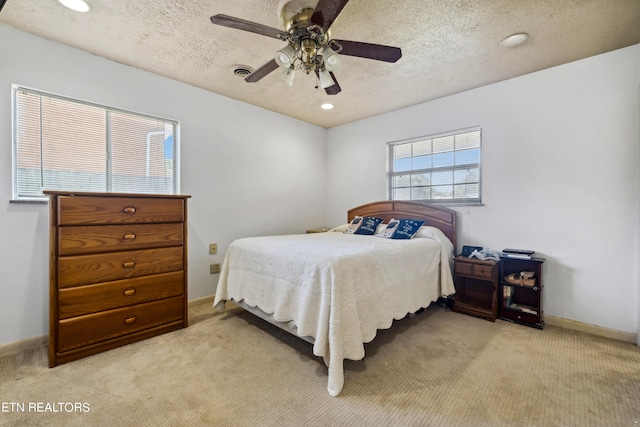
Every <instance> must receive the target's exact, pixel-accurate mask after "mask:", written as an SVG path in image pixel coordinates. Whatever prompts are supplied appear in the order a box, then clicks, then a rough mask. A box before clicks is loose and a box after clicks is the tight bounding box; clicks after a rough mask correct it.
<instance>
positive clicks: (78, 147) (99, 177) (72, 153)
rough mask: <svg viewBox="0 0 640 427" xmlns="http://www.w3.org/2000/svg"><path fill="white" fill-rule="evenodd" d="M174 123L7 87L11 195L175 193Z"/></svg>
mask: <svg viewBox="0 0 640 427" xmlns="http://www.w3.org/2000/svg"><path fill="white" fill-rule="evenodd" d="M177 128H178V122H176V121H173V120H166V119H161V118H157V117H151V116H146V115H142V114H138V113H132V112H129V111H123V110H118V109H114V108H110V107H105V106H102V105H97V104H92V103H88V102H83V101H78V100H74V99H69V98H65V97H62V96H57V95H52V94H48V93H44V92H40V91H36V90H32V89H26V88H23V87H18V86H14V87H13V146H14V150H13V156H14V162H13V174H14V177H13V198H14V200H34V199H36V200H37V199H45V197H44V195H43V194H42V192H43V190H65V191H107V192H125V193H154V194H176V192H177V191H178V190H177V172H176V171H177V166H178V165H177V164H176V151H177V150H176V146H177Z"/></svg>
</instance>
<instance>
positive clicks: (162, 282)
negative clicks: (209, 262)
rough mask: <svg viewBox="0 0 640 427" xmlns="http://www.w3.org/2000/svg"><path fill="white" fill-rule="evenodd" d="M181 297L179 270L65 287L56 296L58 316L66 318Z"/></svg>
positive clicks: (182, 285) (181, 279)
mask: <svg viewBox="0 0 640 427" xmlns="http://www.w3.org/2000/svg"><path fill="white" fill-rule="evenodd" d="M183 294H184V272H182V271H177V272H174V273H165V274H156V275H154V276H144V277H137V278H135V279H129V280H118V281H115V282H106V283H98V284H95V285H88V286H79V287H75V288H67V289H62V290H61V291H60V293H59V297H58V302H59V304H60V307H59V315H60V318H61V319H67V318H69V317H74V316H81V315H84V314H90V313H96V312H99V311H105V310H111V309H114V308H119V307H125V306H128V305H134V304H139V303H142V302H149V301H153V300H157V299H162V298H168V297H173V296H178V295H183Z"/></svg>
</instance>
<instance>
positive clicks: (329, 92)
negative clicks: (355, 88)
mask: <svg viewBox="0 0 640 427" xmlns="http://www.w3.org/2000/svg"><path fill="white" fill-rule="evenodd" d="M329 75H330V76H331V78H332V79H333V81H334V83H335V84H334V85H333V86H329V87H328V88H326V89H325V90H324V91H325V92H326V93H327V95H337V94H339V93H340V91H342V89H340V85H339V84H338V80H336V76H334V75H333V73H332V72H331V71H329Z"/></svg>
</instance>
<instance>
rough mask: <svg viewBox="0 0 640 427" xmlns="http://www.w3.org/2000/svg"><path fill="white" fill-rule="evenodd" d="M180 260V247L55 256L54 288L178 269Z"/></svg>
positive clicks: (181, 250) (181, 255) (181, 258)
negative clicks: (56, 277) (56, 281)
mask: <svg viewBox="0 0 640 427" xmlns="http://www.w3.org/2000/svg"><path fill="white" fill-rule="evenodd" d="M183 261H184V258H183V248H182V246H173V247H168V248H157V249H142V250H135V251H124V252H112V253H107V254H93V255H72V256H65V257H61V258H59V259H58V288H68V287H71V286H81V285H89V284H91V283H101V282H109V281H113V280H120V279H129V278H132V277H140V276H148V275H150V274H160V273H168V272H171V271H180V270H183V269H184V265H183Z"/></svg>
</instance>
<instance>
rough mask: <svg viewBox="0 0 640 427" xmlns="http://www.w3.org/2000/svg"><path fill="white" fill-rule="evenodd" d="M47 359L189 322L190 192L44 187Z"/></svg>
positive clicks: (71, 356) (75, 355)
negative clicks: (47, 259) (47, 234)
mask: <svg viewBox="0 0 640 427" xmlns="http://www.w3.org/2000/svg"><path fill="white" fill-rule="evenodd" d="M45 194H47V195H48V196H49V217H50V263H49V271H50V290H49V295H50V303H49V312H50V314H49V366H50V367H54V366H57V365H59V364H62V363H66V362H69V361H72V360H75V359H79V358H81V357H85V356H88V355H91V354H94V353H98V352H101V351H105V350H109V349H112V348H115V347H119V346H122V345H125V344H129V343H132V342H135V341H139V340H142V339H146V338H150V337H152V336H155V335H159V334H162V333H165V332H169V331H173V330H176V329H180V328H184V327H186V326H187V320H188V319H187V198H188V197H189V196H181V195H150V194H121V193H78V192H74V193H71V192H62V191H46V192H45Z"/></svg>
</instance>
